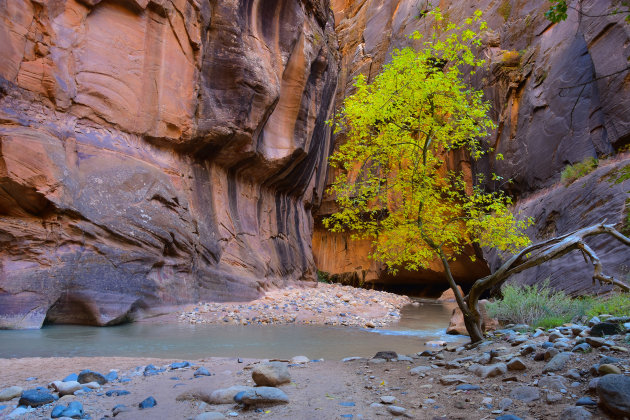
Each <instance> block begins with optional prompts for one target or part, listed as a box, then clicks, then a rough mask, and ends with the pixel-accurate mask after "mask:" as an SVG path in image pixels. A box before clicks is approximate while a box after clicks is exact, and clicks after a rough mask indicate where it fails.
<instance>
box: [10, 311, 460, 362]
mask: <svg viewBox="0 0 630 420" xmlns="http://www.w3.org/2000/svg"><path fill="white" fill-rule="evenodd" d="M451 308H452V304H441V303H435V302H431V301H420V306H412V305H408V306H405V307H404V308H402V310H401V319H400V321H399V322H398V323H396V324H392V325H391V326H389V327H388V328H387V329H359V328H351V327H327V326H310V325H272V326H240V325H207V324H206V325H204V324H198V325H189V324H178V323H171V324H163V325H158V324H150V323H135V324H126V325H121V326H116V327H105V328H104V327H86V326H75V325H52V326H46V327H44V328H42V329H40V330H15V331H7V330H5V331H0V358H12V357H54V356H57V357H74V356H121V357H159V358H180V359H201V358H204V357H243V358H290V357H293V356H296V355H305V356H308V357H309V358H311V359H322V358H323V359H328V360H335V359H341V358H344V357H348V356H364V357H371V356H373V355H374V354H375V353H376V352H377V351H380V350H393V351H396V352H398V353H401V354H411V353H416V352H419V351H422V350H424V349H426V348H427V347H426V346H425V345H424V343H425V342H427V341H431V340H444V341H448V342H458V343H464V342H466V341H467V339H468V337H464V336H453V335H446V327H447V326H448V322H449V318H450V314H451Z"/></svg>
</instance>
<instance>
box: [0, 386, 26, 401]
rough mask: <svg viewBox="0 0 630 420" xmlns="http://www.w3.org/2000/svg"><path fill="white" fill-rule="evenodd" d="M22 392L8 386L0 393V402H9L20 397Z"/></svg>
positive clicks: (15, 387)
mask: <svg viewBox="0 0 630 420" xmlns="http://www.w3.org/2000/svg"><path fill="white" fill-rule="evenodd" d="M23 391H24V390H23V389H22V388H21V387H19V386H10V387H8V388H5V389H3V390H2V391H0V401H10V400H12V399H13V398H17V397H19V396H20V395H22V392H23Z"/></svg>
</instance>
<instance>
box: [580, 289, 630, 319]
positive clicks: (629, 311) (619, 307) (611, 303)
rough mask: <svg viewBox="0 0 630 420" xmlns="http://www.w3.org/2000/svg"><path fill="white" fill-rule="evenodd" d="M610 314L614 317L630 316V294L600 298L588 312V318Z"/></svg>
mask: <svg viewBox="0 0 630 420" xmlns="http://www.w3.org/2000/svg"><path fill="white" fill-rule="evenodd" d="M602 314H609V315H613V316H628V315H630V293H615V294H613V295H610V296H607V297H603V298H599V299H597V300H596V301H595V302H594V303H593V306H592V307H591V308H590V309H589V310H588V312H587V315H588V316H598V315H602Z"/></svg>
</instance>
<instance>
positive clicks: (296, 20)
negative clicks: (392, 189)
mask: <svg viewBox="0 0 630 420" xmlns="http://www.w3.org/2000/svg"><path fill="white" fill-rule="evenodd" d="M336 50H337V46H336V37H335V35H334V31H333V22H332V16H331V15H329V8H328V3H327V1H326V0H302V1H299V0H285V1H266V0H264V1H263V0H261V1H253V0H251V1H241V2H233V1H229V2H226V1H216V0H211V1H209V2H199V1H197V0H125V1H121V2H114V1H110V0H103V1H99V0H81V1H75V0H62V1H58V2H48V1H44V2H35V1H30V0H8V1H7V2H3V3H1V4H0V56H1V57H2V60H0V328H37V327H40V326H41V325H42V324H43V323H44V322H57V323H79V324H92V325H111V324H115V323H119V322H123V321H125V320H127V319H131V318H133V317H134V316H136V315H137V314H138V313H140V311H159V310H160V309H159V308H160V307H162V306H170V305H177V304H180V303H186V302H192V301H198V300H215V301H216V300H232V301H233V300H247V299H253V298H256V297H258V296H259V295H260V293H261V291H263V290H265V289H268V288H270V287H275V286H284V285H286V284H287V283H288V282H296V281H312V280H313V279H314V272H315V265H314V261H313V258H312V253H311V229H312V228H311V225H312V216H311V213H310V207H311V206H312V204H313V203H314V202H316V201H317V200H319V198H320V197H321V196H322V191H323V187H324V181H325V171H326V165H325V159H326V157H327V155H328V153H329V151H330V149H331V140H330V134H329V132H330V131H329V129H328V127H327V126H326V125H325V120H327V119H328V118H329V117H330V114H331V104H332V100H333V97H334V93H335V88H336V81H337V67H338V66H337V58H336V54H337V53H336Z"/></svg>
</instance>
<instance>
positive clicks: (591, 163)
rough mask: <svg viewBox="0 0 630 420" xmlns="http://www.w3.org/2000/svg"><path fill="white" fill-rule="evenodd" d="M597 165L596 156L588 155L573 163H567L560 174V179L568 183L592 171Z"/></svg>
mask: <svg viewBox="0 0 630 420" xmlns="http://www.w3.org/2000/svg"><path fill="white" fill-rule="evenodd" d="M597 165H599V161H598V160H597V158H594V157H590V158H587V159H584V160H583V161H582V162H578V163H576V164H575V165H567V166H566V167H565V168H564V169H563V170H562V174H561V180H562V182H563V183H564V184H565V185H569V184H570V183H572V182H573V181H575V180H577V179H578V178H581V177H583V176H585V175H588V174H589V173H591V172H593V170H595V168H597Z"/></svg>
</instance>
